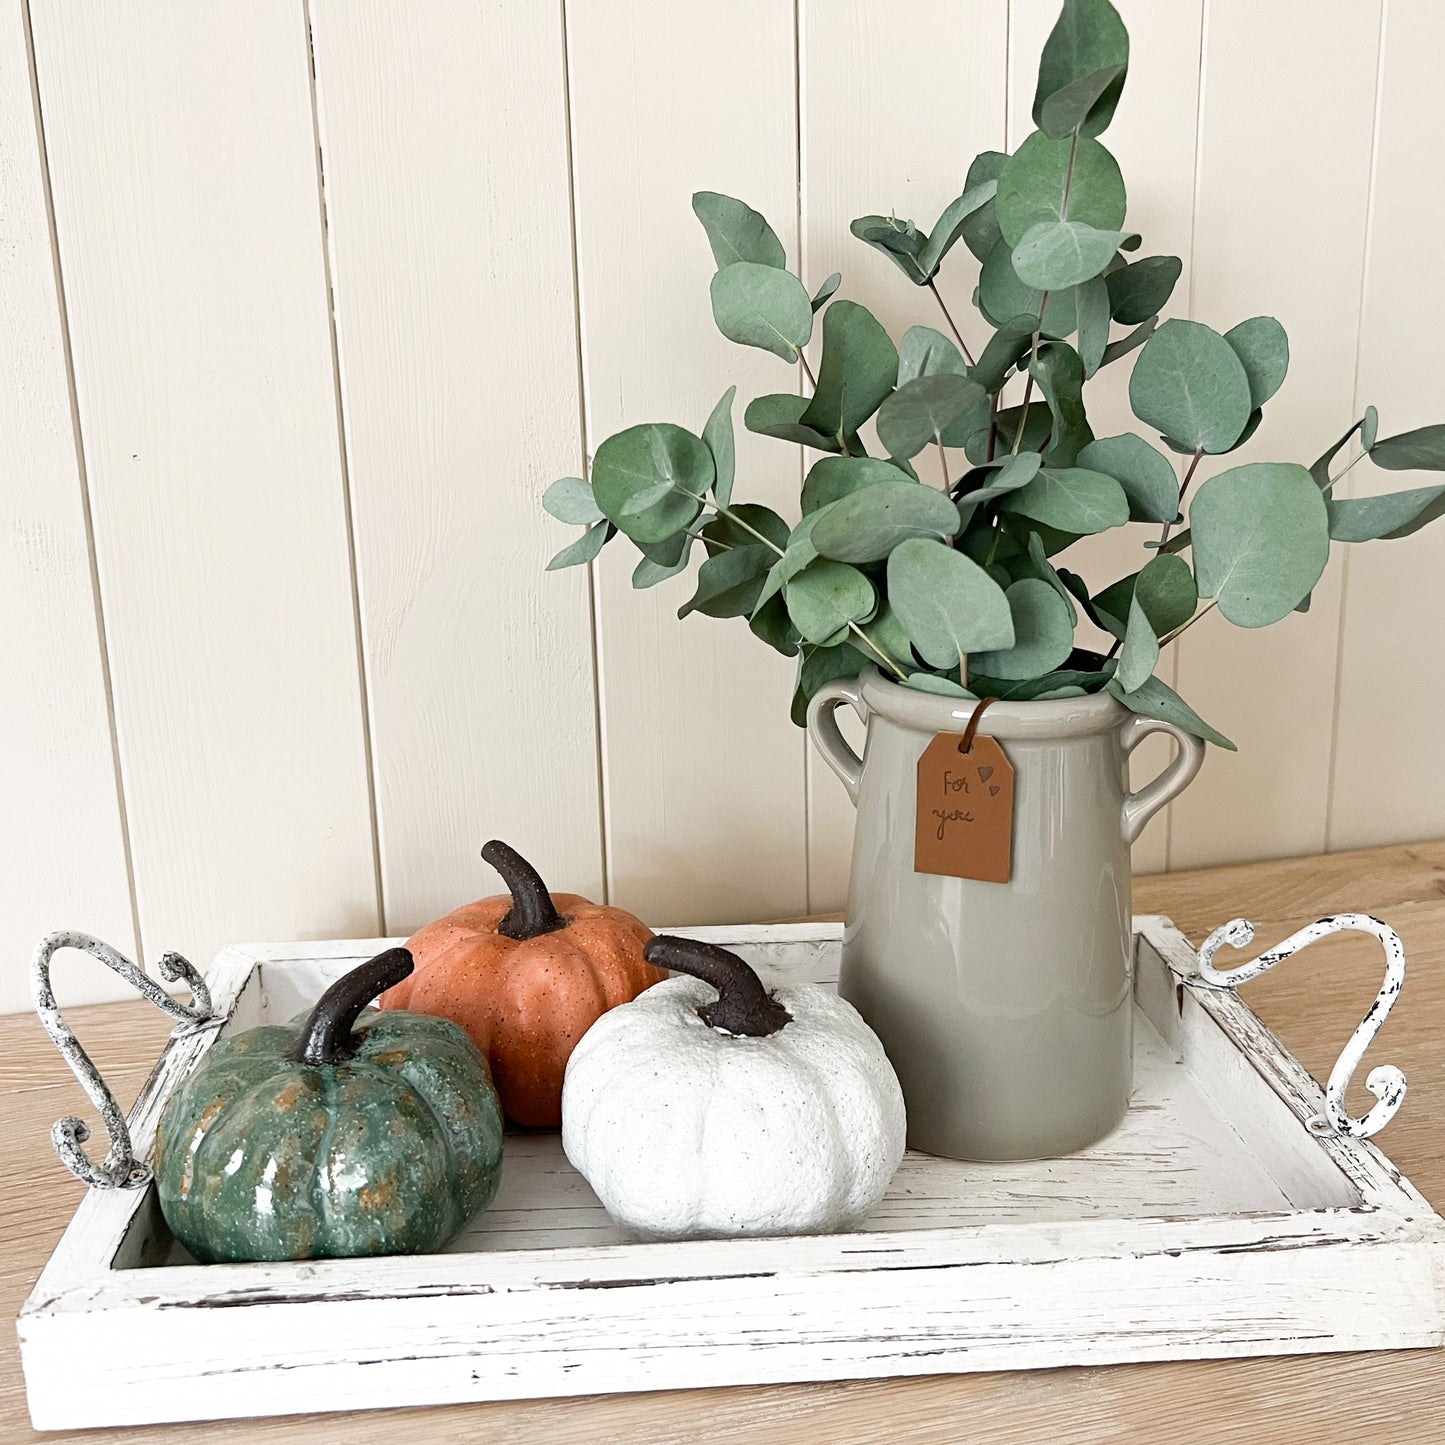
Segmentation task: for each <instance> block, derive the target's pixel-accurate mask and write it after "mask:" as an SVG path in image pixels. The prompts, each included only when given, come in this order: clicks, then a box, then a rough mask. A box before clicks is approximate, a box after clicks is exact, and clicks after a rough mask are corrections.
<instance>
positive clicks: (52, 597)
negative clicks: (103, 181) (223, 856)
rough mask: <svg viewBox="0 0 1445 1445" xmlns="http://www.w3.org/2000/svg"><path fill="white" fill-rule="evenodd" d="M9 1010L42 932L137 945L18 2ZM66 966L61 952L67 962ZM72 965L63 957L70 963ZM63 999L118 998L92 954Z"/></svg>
mask: <svg viewBox="0 0 1445 1445" xmlns="http://www.w3.org/2000/svg"><path fill="white" fill-rule="evenodd" d="M0 216H3V217H4V236H3V240H0V330H3V332H4V336H5V344H4V346H3V347H0V454H3V456H4V463H3V466H4V472H3V479H0V677H3V679H4V683H3V688H4V697H5V701H4V704H3V705H0V1013H4V1012H11V1011H14V1010H17V1009H23V1008H28V1007H29V1006H30V993H29V988H28V986H27V982H26V971H25V966H26V963H27V962H28V960H29V957H30V950H31V949H32V948H33V947H34V946H35V943H36V941H37V940H38V939H39V938H40V936H41V935H42V934H44V933H48V932H50V931H51V930H53V929H56V928H78V929H83V930H85V931H86V932H90V933H95V934H98V935H100V936H101V937H103V938H105V939H107V940H108V941H109V942H111V943H114V944H115V945H116V947H118V948H120V949H121V950H123V951H124V952H126V953H129V952H131V951H132V950H133V949H134V948H135V946H136V930H135V920H134V917H133V916H132V912H131V902H130V889H129V886H128V883H127V879H126V861H125V843H124V837H123V831H122V821H121V812H120V799H119V794H118V792H117V788H116V773H115V762H114V755H113V752H112V748H111V737H110V723H109V718H108V713H107V706H106V692H105V674H104V668H103V665H102V657H101V646H100V638H99V635H98V632H97V616H96V605H95V596H94V593H93V590H92V586H91V569H90V553H89V545H88V542H87V538H86V518H85V504H84V493H83V483H82V478H81V476H80V472H79V466H78V462H77V456H76V446H75V434H74V429H73V427H72V424H71V410H70V389H69V382H68V380H67V373H66V358H65V346H64V340H63V336H62V329H61V317H60V309H59V298H58V295H57V291H56V278H55V268H54V265H53V263H52V259H51V246H50V227H49V222H48V219H47V214H46V205H45V182H44V173H43V170H42V157H41V152H40V145H39V138H38V136H37V133H36V118H35V109H34V105H33V98H32V93H31V86H30V62H29V56H28V54H27V46H26V37H25V7H24V4H23V0H6V3H5V4H4V5H3V6H0ZM62 957H63V958H64V957H66V956H64V955H62ZM67 962H68V960H67ZM85 964H86V966H85V969H84V972H83V973H82V972H80V971H79V970H77V971H76V973H75V975H74V977H73V978H72V977H70V976H66V977H63V978H62V977H61V976H60V967H62V966H65V965H58V966H57V971H56V990H57V993H58V994H59V996H60V997H61V1000H62V1002H69V1001H71V1000H74V1001H76V1002H80V1001H87V1002H88V1001H92V1000H98V999H102V998H121V997H123V996H124V994H125V992H126V989H125V986H124V985H123V984H121V983H120V982H119V981H118V980H115V979H114V978H113V977H112V975H110V974H108V973H105V972H103V971H102V970H100V969H98V968H96V966H95V965H94V964H93V963H91V962H90V961H89V960H86V961H85Z"/></svg>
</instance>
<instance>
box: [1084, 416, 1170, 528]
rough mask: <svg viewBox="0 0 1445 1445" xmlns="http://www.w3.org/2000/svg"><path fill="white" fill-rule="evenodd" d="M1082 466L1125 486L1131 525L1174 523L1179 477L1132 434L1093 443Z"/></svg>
mask: <svg viewBox="0 0 1445 1445" xmlns="http://www.w3.org/2000/svg"><path fill="white" fill-rule="evenodd" d="M1079 465H1080V466H1081V467H1087V468H1088V469H1089V470H1090V471H1094V472H1103V473H1104V475H1105V476H1109V477H1113V478H1114V480H1115V481H1116V482H1118V483H1119V485H1120V486H1121V487H1123V489H1124V495H1125V496H1126V497H1128V499H1129V520H1130V521H1131V522H1172V521H1173V520H1174V518H1175V516H1176V515H1177V514H1178V512H1179V478H1178V477H1177V476H1176V475H1175V472H1174V467H1173V465H1172V464H1171V463H1170V461H1169V458H1168V457H1166V456H1165V455H1164V454H1163V452H1161V451H1159V450H1158V449H1157V448H1155V447H1152V446H1150V445H1149V443H1148V442H1146V441H1145V440H1144V438H1143V437H1141V436H1136V435H1135V434H1134V433H1133V432H1125V433H1124V434H1123V435H1122V436H1116V437H1100V438H1099V439H1098V440H1097V441H1092V442H1090V443H1089V444H1088V446H1086V447H1085V448H1084V449H1083V450H1082V451H1081V452H1080V453H1079Z"/></svg>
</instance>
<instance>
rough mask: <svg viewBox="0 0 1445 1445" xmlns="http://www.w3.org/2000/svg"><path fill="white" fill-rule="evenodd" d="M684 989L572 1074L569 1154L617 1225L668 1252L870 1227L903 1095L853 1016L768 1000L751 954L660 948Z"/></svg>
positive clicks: (893, 1152)
mask: <svg viewBox="0 0 1445 1445" xmlns="http://www.w3.org/2000/svg"><path fill="white" fill-rule="evenodd" d="M647 960H648V962H649V963H653V964H655V965H657V966H658V967H661V968H670V969H673V970H675V971H678V972H681V973H683V974H685V975H691V976H685V977H678V978H670V979H668V980H667V981H666V982H664V983H658V984H654V985H653V986H652V987H651V988H649V989H648V990H646V992H644V993H643V994H641V995H639V997H637V998H636V999H634V1000H633V1001H632V1002H631V1003H625V1004H622V1005H620V1006H619V1007H617V1008H614V1009H611V1010H610V1011H609V1012H607V1013H605V1014H603V1015H602V1017H601V1018H599V1019H598V1020H597V1022H596V1023H595V1024H593V1025H592V1027H591V1028H590V1029H588V1031H587V1033H586V1034H585V1035H584V1036H583V1038H582V1041H581V1042H580V1043H579V1044H578V1045H577V1047H576V1049H575V1050H574V1051H573V1053H572V1056H571V1058H570V1059H569V1060H568V1063H567V1073H566V1078H565V1081H564V1083H563V1087H562V1147H563V1149H565V1150H566V1153H567V1157H568V1159H570V1160H571V1161H572V1164H573V1166H574V1167H575V1168H576V1169H577V1170H578V1171H579V1172H580V1173H581V1174H582V1175H583V1176H584V1177H585V1178H586V1179H587V1182H588V1183H589V1184H591V1186H592V1188H593V1189H594V1191H595V1192H596V1194H597V1197H598V1198H599V1199H600V1200H601V1201H602V1203H603V1205H604V1206H605V1207H606V1209H607V1212H608V1213H609V1214H611V1215H612V1216H613V1218H615V1219H617V1220H619V1221H620V1222H621V1223H623V1224H626V1225H628V1226H629V1227H630V1228H632V1229H634V1230H636V1231H637V1232H638V1233H640V1234H645V1235H649V1236H653V1237H657V1238H664V1239H684V1238H700V1237H721V1236H732V1235H755V1234H821V1233H826V1232H829V1231H834V1230H845V1229H849V1228H852V1227H854V1226H856V1225H857V1224H859V1223H860V1221H861V1220H862V1219H863V1217H864V1215H866V1214H867V1213H868V1211H869V1210H870V1209H872V1208H873V1206H874V1205H875V1204H877V1202H878V1201H879V1200H880V1199H881V1198H882V1197H883V1194H884V1191H885V1190H886V1189H887V1188H888V1182H889V1180H890V1179H892V1177H893V1172H894V1170H895V1169H897V1167H898V1163H899V1160H900V1159H902V1157H903V1148H904V1134H905V1117H904V1109H903V1092H902V1090H901V1089H900V1088H899V1085H898V1078H897V1076H896V1075H895V1074H894V1072H893V1066H892V1065H891V1064H890V1063H889V1062H888V1058H887V1056H886V1055H885V1054H884V1052H883V1045H882V1044H880V1043H879V1042H878V1038H877V1036H876V1035H875V1034H874V1033H873V1031H872V1030H871V1029H870V1028H869V1027H868V1025H867V1024H865V1023H864V1022H863V1020H862V1019H861V1018H860V1017H859V1016H858V1013H857V1011H856V1010H855V1009H854V1008H853V1007H852V1005H851V1004H848V1003H846V1002H845V1001H844V1000H842V999H840V998H839V997H838V996H837V995H836V994H833V993H830V992H828V991H826V990H824V989H821V988H818V987H816V986H815V985H812V984H791V985H790V984H787V983H782V982H778V983H776V985H775V986H774V987H773V988H771V989H769V988H768V987H766V986H765V985H764V983H763V982H762V980H761V979H760V978H759V977H758V975H757V974H756V973H754V972H753V970H752V969H751V968H749V967H748V965H747V964H746V963H744V962H743V960H742V959H740V958H738V957H737V955H736V954H733V953H729V952H728V951H727V950H726V949H722V948H717V947H715V946H714V945H712V944H707V943H698V942H696V941H694V940H691V939H683V938H670V937H667V936H662V937H658V938H654V939H653V940H652V941H651V942H650V943H649V944H648V946H647Z"/></svg>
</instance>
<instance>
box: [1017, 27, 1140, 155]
mask: <svg viewBox="0 0 1445 1445" xmlns="http://www.w3.org/2000/svg"><path fill="white" fill-rule="evenodd" d="M1128 67H1129V32H1128V31H1127V30H1126V29H1125V28H1124V22H1123V21H1122V20H1121V19H1120V18H1119V12H1118V11H1117V10H1115V9H1114V7H1113V6H1112V5H1111V4H1109V0H1064V8H1063V10H1062V11H1061V12H1060V14H1059V18H1058V19H1057V20H1056V21H1055V22H1054V28H1053V29H1052V30H1051V31H1050V32H1049V38H1048V39H1047V40H1046V41H1045V42H1044V49H1043V54H1042V55H1041V56H1040V57H1039V80H1038V85H1037V87H1036V88H1035V90H1034V109H1033V116H1034V124H1035V125H1036V126H1038V127H1039V128H1040V129H1042V130H1045V131H1047V132H1048V134H1050V135H1063V134H1067V133H1068V132H1069V131H1071V130H1072V129H1073V128H1074V126H1075V125H1077V126H1078V127H1079V131H1080V134H1082V135H1086V136H1087V135H1098V134H1099V132H1100V131H1102V130H1103V129H1104V128H1105V127H1106V126H1107V125H1108V124H1109V122H1110V121H1111V120H1112V119H1113V117H1114V107H1115V106H1117V105H1118V103H1119V96H1120V94H1121V93H1122V91H1123V89H1124V76H1125V73H1126V71H1127V70H1128ZM1104 71H1108V72H1117V73H1111V74H1109V75H1108V77H1107V79H1106V80H1105V81H1104V82H1103V83H1102V84H1101V83H1100V81H1099V80H1098V77H1099V75H1100V72H1104ZM1086 82H1087V84H1086ZM1080 90H1085V91H1089V90H1097V91H1098V94H1097V97H1096V98H1095V99H1093V100H1091V101H1089V103H1088V104H1087V105H1081V104H1079V103H1077V102H1075V103H1074V104H1072V105H1071V104H1069V103H1068V102H1069V99H1070V92H1078V91H1080Z"/></svg>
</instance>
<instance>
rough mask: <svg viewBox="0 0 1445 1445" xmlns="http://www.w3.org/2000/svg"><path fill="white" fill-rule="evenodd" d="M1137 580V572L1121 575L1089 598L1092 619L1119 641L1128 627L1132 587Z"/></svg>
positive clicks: (1132, 597) (1132, 595) (1132, 594)
mask: <svg viewBox="0 0 1445 1445" xmlns="http://www.w3.org/2000/svg"><path fill="white" fill-rule="evenodd" d="M1138 581H1139V574H1138V573H1137V572H1135V573H1132V574H1131V575H1130V576H1128V577H1121V578H1120V579H1119V580H1118V581H1117V582H1111V583H1110V584H1109V585H1108V586H1107V587H1105V588H1104V590H1103V591H1102V592H1100V593H1099V594H1098V595H1097V596H1096V597H1093V598H1091V599H1090V607H1091V608H1092V621H1093V622H1094V623H1095V624H1096V625H1097V626H1098V627H1101V628H1103V630H1104V631H1105V632H1108V633H1110V634H1112V635H1113V636H1114V637H1117V638H1118V639H1119V640H1120V641H1121V642H1122V641H1123V639H1124V633H1125V630H1126V629H1127V627H1128V623H1129V607H1130V604H1131V603H1132V602H1133V600H1134V587H1135V584H1136V583H1137V582H1138Z"/></svg>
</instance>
